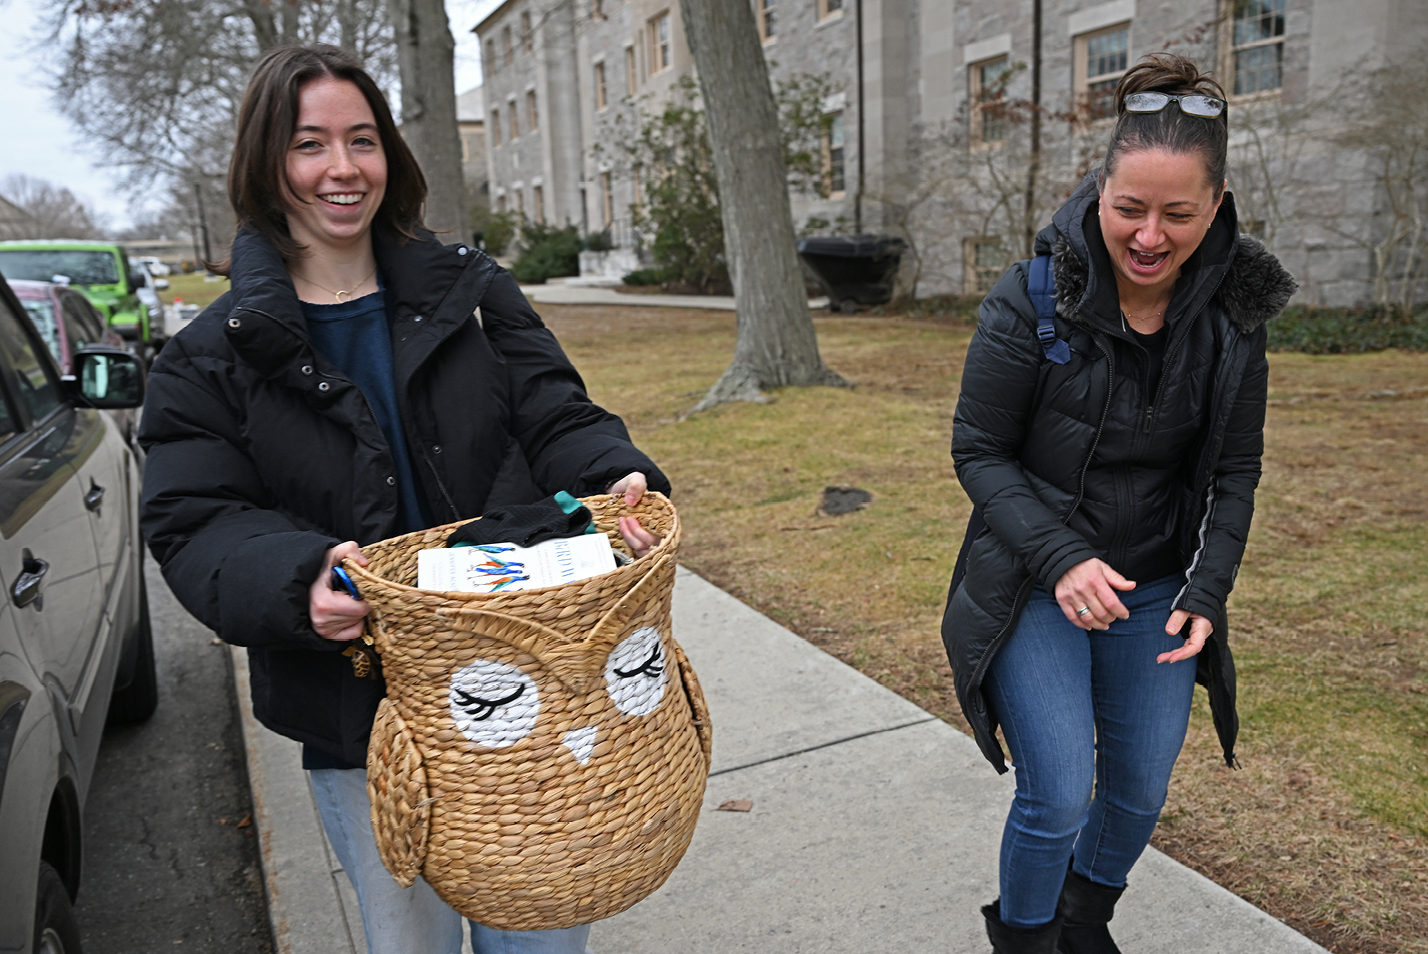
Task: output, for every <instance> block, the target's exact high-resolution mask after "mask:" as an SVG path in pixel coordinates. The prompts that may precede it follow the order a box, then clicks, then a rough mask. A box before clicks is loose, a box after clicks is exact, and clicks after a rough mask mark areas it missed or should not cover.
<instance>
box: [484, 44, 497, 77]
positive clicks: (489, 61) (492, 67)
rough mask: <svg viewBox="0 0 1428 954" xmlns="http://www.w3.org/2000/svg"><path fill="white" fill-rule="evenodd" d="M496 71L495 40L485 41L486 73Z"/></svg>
mask: <svg viewBox="0 0 1428 954" xmlns="http://www.w3.org/2000/svg"><path fill="white" fill-rule="evenodd" d="M494 72H496V41H495V40H487V41H486V73H487V75H490V74H491V73H494Z"/></svg>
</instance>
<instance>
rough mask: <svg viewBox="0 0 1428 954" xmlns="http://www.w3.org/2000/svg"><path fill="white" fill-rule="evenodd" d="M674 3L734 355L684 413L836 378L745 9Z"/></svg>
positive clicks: (719, 2) (710, 0)
mask: <svg viewBox="0 0 1428 954" xmlns="http://www.w3.org/2000/svg"><path fill="white" fill-rule="evenodd" d="M679 8H680V12H681V14H682V15H683V18H684V27H685V31H686V35H687V37H688V39H689V47H690V52H691V53H692V54H693V56H694V64H695V67H696V68H697V70H698V73H699V86H700V91H701V93H702V94H703V99H704V108H705V114H706V116H707V119H708V123H709V139H710V144H711V145H712V147H713V152H714V169H715V172H716V174H717V178H718V182H719V207H720V213H721V216H722V218H723V220H724V238H725V247H726V249H727V254H728V264H729V272H730V277H731V278H732V279H733V283H734V300H735V303H736V305H737V307H738V316H739V336H738V342H737V344H736V345H735V348H734V360H733V362H732V363H731V364H730V365H729V367H728V369H727V370H725V372H724V374H723V375H722V376H721V377H720V378H719V380H718V381H717V382H716V383H715V384H714V386H713V387H712V388H710V389H709V393H708V394H706V395H705V396H704V398H703V399H702V400H701V401H700V402H699V403H698V404H697V405H696V406H695V408H694V410H695V411H700V410H704V409H707V408H710V407H713V406H715V405H716V404H721V403H724V402H726V401H758V400H764V399H765V398H764V396H763V393H762V392H763V390H764V389H765V388H775V387H786V386H790V385H793V386H806V385H818V384H824V385H846V384H847V383H848V382H847V381H845V380H844V379H843V378H842V377H841V376H840V375H838V374H836V373H835V372H833V371H831V370H829V368H828V367H827V366H826V365H824V363H823V359H822V357H820V356H819V353H818V338H817V335H816V334H815V332H814V330H813V317H812V315H810V314H809V311H808V295H807V292H806V291H805V290H804V284H803V275H802V273H801V271H800V269H799V265H798V257H797V253H796V252H795V251H794V242H795V237H794V231H793V212H792V209H791V208H790V206H789V199H788V186H787V183H788V172H787V168H786V167H785V165H784V153H783V149H784V144H783V141H782V138H781V136H780V134H779V125H778V109H777V107H776V105H775V104H774V96H773V89H772V87H771V86H770V85H769V74H768V66H767V64H765V62H764V54H763V49H762V48H761V47H760V44H759V38H758V30H757V28H756V27H755V25H754V12H753V8H752V7H751V6H750V5H749V4H747V3H742V2H730V0H680V3H679Z"/></svg>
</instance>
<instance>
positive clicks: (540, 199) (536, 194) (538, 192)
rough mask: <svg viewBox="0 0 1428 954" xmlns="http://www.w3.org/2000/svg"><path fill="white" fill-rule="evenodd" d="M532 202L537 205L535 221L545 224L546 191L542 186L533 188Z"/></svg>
mask: <svg viewBox="0 0 1428 954" xmlns="http://www.w3.org/2000/svg"><path fill="white" fill-rule="evenodd" d="M531 201H533V202H534V203H535V220H536V222H537V223H538V224H540V225H544V224H545V191H544V190H543V189H542V188H541V187H540V186H532V187H531Z"/></svg>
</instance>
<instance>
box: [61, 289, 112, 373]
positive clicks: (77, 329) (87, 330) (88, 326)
mask: <svg viewBox="0 0 1428 954" xmlns="http://www.w3.org/2000/svg"><path fill="white" fill-rule="evenodd" d="M60 303H61V305H62V306H63V309H64V333H65V335H66V336H67V337H68V338H69V350H70V354H73V353H74V352H76V351H78V350H79V349H80V348H83V347H84V346H85V345H91V344H94V343H95V342H96V341H98V340H99V337H100V336H99V334H98V333H97V332H96V331H95V330H93V327H92V323H91V322H90V321H89V315H88V314H87V313H86V310H87V309H89V308H90V304H89V302H87V301H85V300H84V298H83V296H81V295H77V294H75V293H73V292H67V293H66V294H64V295H63V296H62V297H61V298H60ZM50 353H51V354H53V355H54V356H55V358H56V360H58V358H59V352H58V351H55V350H54V349H53V348H51V349H50Z"/></svg>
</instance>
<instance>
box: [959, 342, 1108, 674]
mask: <svg viewBox="0 0 1428 954" xmlns="http://www.w3.org/2000/svg"><path fill="white" fill-rule="evenodd" d="M1091 340H1093V341H1095V342H1096V348H1097V350H1099V351H1100V352H1101V354H1103V355H1105V356H1106V406H1105V407H1103V408H1102V409H1101V422H1100V424H1098V425H1097V426H1096V436H1095V437H1094V438H1093V439H1092V440H1091V450H1090V452H1089V453H1087V455H1086V460H1085V461H1084V462H1083V463H1082V464H1081V479H1080V487H1079V489H1078V490H1077V491H1076V499H1075V500H1073V501H1072V502H1071V508H1070V509H1069V510H1067V511H1066V516H1064V517H1062V518H1061V522H1062V523H1063V524H1065V523H1068V522H1070V520H1071V517H1072V515H1074V514H1075V513H1076V508H1078V507H1080V506H1081V501H1082V499H1084V498H1085V496H1086V472H1087V471H1088V470H1090V469H1091V460H1092V459H1093V458H1094V457H1095V456H1096V447H1097V445H1099V444H1100V443H1101V432H1102V431H1104V430H1105V429H1106V416H1107V415H1109V414H1110V413H1111V397H1112V395H1114V394H1115V388H1116V359H1115V357H1114V356H1113V355H1112V354H1111V353H1110V352H1109V351H1107V350H1106V348H1105V346H1104V345H1102V344H1101V342H1100V341H1099V340H1098V339H1096V338H1095V337H1093V338H1092V339H1091ZM1033 580H1034V578H1033V577H1032V576H1029V575H1028V576H1027V578H1026V579H1025V580H1022V582H1021V586H1019V587H1017V591H1016V599H1015V600H1013V601H1012V611H1011V615H1009V616H1008V617H1007V621H1006V622H1005V623H1003V624H1002V628H1001V631H1000V632H999V633H997V635H996V636H994V637H992V641H991V642H990V643H989V644H988V645H987V649H986V651H985V652H984V653H982V657H981V658H980V659H978V660H977V668H976V669H974V670H972V684H973V685H976V686H980V685H981V684H982V678H983V677H984V676H985V675H986V672H987V666H989V665H991V660H992V656H993V655H994V654H995V653H996V651H997V650H999V649H1001V647H1002V645H1003V644H1004V643H1005V642H1006V641H1007V639H1008V638H1009V636H1010V632H1009V631H1010V630H1011V625H1012V620H1014V619H1016V617H1017V615H1018V612H1019V610H1020V608H1021V607H1022V606H1023V605H1024V603H1025V600H1026V595H1027V593H1028V590H1029V588H1030V586H1031V584H1032V582H1033Z"/></svg>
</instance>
